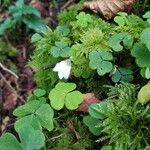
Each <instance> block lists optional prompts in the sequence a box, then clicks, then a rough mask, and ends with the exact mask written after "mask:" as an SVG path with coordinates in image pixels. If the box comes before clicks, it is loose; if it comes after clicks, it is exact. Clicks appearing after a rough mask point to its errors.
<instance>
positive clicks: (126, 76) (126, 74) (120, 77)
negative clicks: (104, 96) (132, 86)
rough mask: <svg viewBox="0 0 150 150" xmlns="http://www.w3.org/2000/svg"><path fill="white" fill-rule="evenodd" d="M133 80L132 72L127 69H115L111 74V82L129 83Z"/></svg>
mask: <svg viewBox="0 0 150 150" xmlns="http://www.w3.org/2000/svg"><path fill="white" fill-rule="evenodd" d="M132 80H133V72H132V70H130V69H127V68H122V67H119V68H116V70H115V72H114V73H113V74H112V81H113V82H115V83H117V82H120V81H124V82H131V81H132Z"/></svg>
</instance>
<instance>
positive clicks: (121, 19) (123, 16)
mask: <svg viewBox="0 0 150 150" xmlns="http://www.w3.org/2000/svg"><path fill="white" fill-rule="evenodd" d="M127 15H128V14H127V13H125V12H119V13H118V16H116V17H115V18H114V21H115V22H116V23H117V24H118V25H119V26H124V25H125V24H126V23H127Z"/></svg>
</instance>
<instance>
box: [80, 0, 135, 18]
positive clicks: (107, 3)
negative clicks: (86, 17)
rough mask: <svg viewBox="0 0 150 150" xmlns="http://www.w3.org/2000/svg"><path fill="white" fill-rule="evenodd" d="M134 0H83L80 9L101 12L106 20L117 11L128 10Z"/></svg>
mask: <svg viewBox="0 0 150 150" xmlns="http://www.w3.org/2000/svg"><path fill="white" fill-rule="evenodd" d="M134 2H135V0H93V1H91V2H85V3H84V4H83V7H82V9H90V10H92V11H93V12H95V13H100V14H102V15H103V16H104V17H105V18H106V19H107V20H109V19H112V18H113V17H114V16H115V15H116V14H117V13H118V12H121V11H126V12H128V11H130V10H131V8H132V6H133V4H134Z"/></svg>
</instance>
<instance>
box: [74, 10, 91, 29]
mask: <svg viewBox="0 0 150 150" xmlns="http://www.w3.org/2000/svg"><path fill="white" fill-rule="evenodd" d="M76 19H77V24H78V25H79V26H81V27H83V28H84V27H87V25H88V23H91V22H92V21H93V20H92V17H91V15H89V14H86V13H85V12H80V13H79V14H78V15H77V16H76Z"/></svg>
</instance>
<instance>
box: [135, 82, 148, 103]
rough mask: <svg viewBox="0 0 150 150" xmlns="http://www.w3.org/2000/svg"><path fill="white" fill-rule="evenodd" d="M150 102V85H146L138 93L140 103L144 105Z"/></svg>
mask: <svg viewBox="0 0 150 150" xmlns="http://www.w3.org/2000/svg"><path fill="white" fill-rule="evenodd" d="M149 101H150V83H148V84H146V85H144V86H143V87H142V88H141V89H140V91H139V93H138V102H140V103H141V104H142V105H144V104H146V103H148V102H149Z"/></svg>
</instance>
